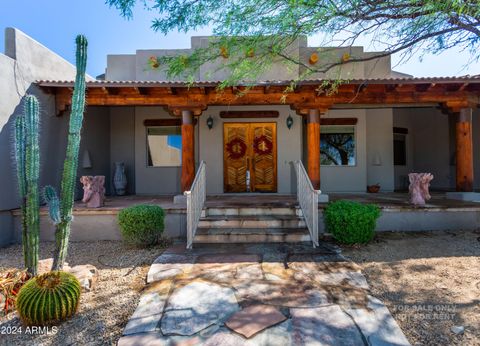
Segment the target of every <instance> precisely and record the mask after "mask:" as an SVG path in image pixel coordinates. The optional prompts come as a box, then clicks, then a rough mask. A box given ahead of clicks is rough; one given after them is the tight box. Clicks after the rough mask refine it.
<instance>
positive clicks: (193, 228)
mask: <svg viewBox="0 0 480 346" xmlns="http://www.w3.org/2000/svg"><path fill="white" fill-rule="evenodd" d="M184 195H185V196H186V197H187V249H191V248H192V245H193V238H195V233H196V232H197V227H198V222H199V221H200V217H201V216H202V210H203V206H204V204H205V199H206V197H207V176H206V165H205V161H202V162H200V166H199V167H198V170H197V174H196V175H195V179H194V180H193V183H192V186H191V187H190V191H185V192H184Z"/></svg>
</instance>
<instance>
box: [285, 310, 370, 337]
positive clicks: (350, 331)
mask: <svg viewBox="0 0 480 346" xmlns="http://www.w3.org/2000/svg"><path fill="white" fill-rule="evenodd" d="M290 313H291V315H292V327H293V330H292V338H293V340H292V341H293V344H294V345H332V346H333V345H335V346H343V345H345V346H346V345H349V346H350V345H364V342H363V339H362V335H361V333H360V332H359V331H358V328H357V327H356V325H355V323H354V322H353V321H352V319H351V318H350V317H349V316H348V315H347V314H346V313H345V312H343V311H342V309H341V308H340V306H338V305H329V306H323V307H320V308H314V309H291V310H290Z"/></svg>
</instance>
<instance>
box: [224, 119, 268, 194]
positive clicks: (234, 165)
mask: <svg viewBox="0 0 480 346" xmlns="http://www.w3.org/2000/svg"><path fill="white" fill-rule="evenodd" d="M223 142H224V150H223V160H224V161H223V162H224V190H225V192H246V191H252V192H253V191H259V192H276V191H277V143H276V142H277V141H276V124H275V123H224V139H223ZM247 171H250V181H249V186H248V187H249V188H248V187H247Z"/></svg>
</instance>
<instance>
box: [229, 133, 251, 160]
mask: <svg viewBox="0 0 480 346" xmlns="http://www.w3.org/2000/svg"><path fill="white" fill-rule="evenodd" d="M226 149H227V153H228V157H229V158H231V159H233V160H238V159H241V158H242V157H243V156H244V155H245V153H246V151H247V145H246V144H245V143H244V142H243V141H242V140H241V139H240V138H234V139H232V140H231V141H230V142H228V143H227V148H226Z"/></svg>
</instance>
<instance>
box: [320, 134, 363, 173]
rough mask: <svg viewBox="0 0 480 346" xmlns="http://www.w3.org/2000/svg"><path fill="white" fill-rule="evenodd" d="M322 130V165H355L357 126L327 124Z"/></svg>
mask: <svg viewBox="0 0 480 346" xmlns="http://www.w3.org/2000/svg"><path fill="white" fill-rule="evenodd" d="M320 132H321V133H320V163H321V164H322V165H326V166H355V164H356V158H355V126H335V125H327V126H322V127H321V128H320Z"/></svg>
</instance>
